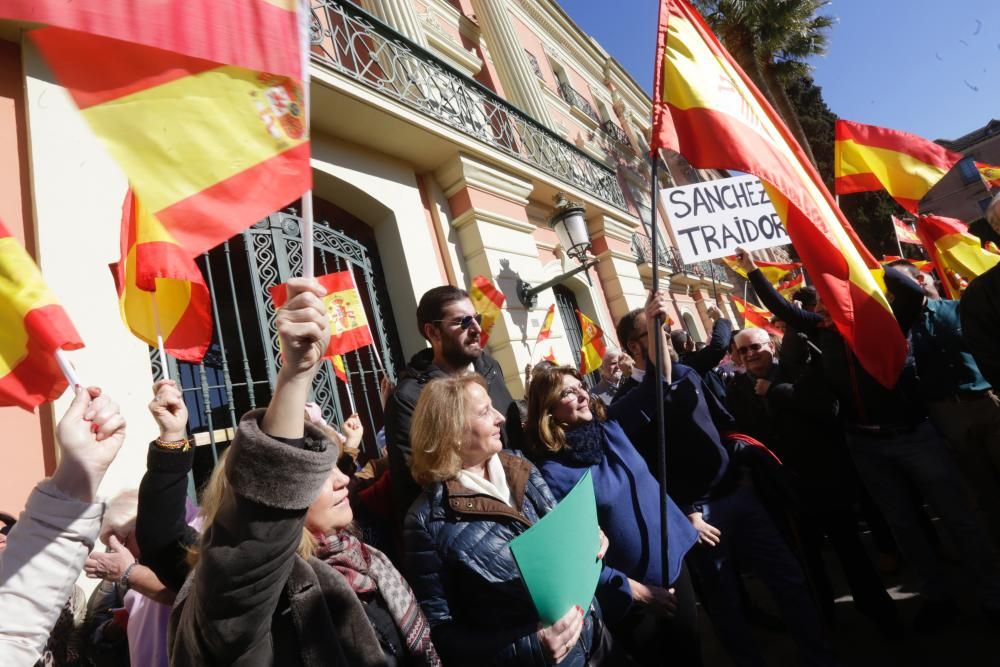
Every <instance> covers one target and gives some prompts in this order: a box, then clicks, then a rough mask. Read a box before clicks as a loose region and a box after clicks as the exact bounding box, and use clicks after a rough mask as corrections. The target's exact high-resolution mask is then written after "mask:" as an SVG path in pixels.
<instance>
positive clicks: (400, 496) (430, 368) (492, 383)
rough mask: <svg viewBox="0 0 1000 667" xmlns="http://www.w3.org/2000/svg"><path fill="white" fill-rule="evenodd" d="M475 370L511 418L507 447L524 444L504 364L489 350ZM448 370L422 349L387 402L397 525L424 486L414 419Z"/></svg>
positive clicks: (507, 426) (506, 431)
mask: <svg viewBox="0 0 1000 667" xmlns="http://www.w3.org/2000/svg"><path fill="white" fill-rule="evenodd" d="M472 367H473V370H475V371H476V373H478V374H479V375H482V376H483V378H485V380H486V385H487V388H488V392H489V395H490V400H491V401H492V402H493V407H494V408H496V409H497V411H499V412H500V414H502V415H504V417H506V418H507V423H506V424H505V426H504V431H503V432H502V433H501V436H502V438H503V442H504V447H506V448H507V449H523V448H524V431H523V430H522V429H521V419H520V415H519V414H518V411H517V405H516V404H515V403H514V399H513V398H512V397H511V395H510V391H508V390H507V384H506V383H505V382H504V377H503V371H501V370H500V364H498V363H497V362H496V360H495V359H493V357H491V356H490V355H489V354H487V353H486V352H483V353H482V355H480V357H479V359H477V360H476V361H475V363H473V364H472ZM443 377H447V374H446V373H445V372H444V371H443V370H441V369H440V368H438V367H437V366H435V365H434V351H433V350H431V349H429V348H428V349H425V350H421V351H420V352H418V353H416V354H415V355H413V357H412V358H411V359H410V365H409V366H407V367H406V370H404V371H403V372H402V373H400V375H399V383H398V384H397V385H396V391H394V392H393V393H392V396H390V397H389V401H388V403H386V406H385V441H386V445H387V446H388V448H389V470H390V471H391V475H392V477H391V480H392V502H393V506H394V507H395V509H396V519H397V524H396V525H397V526H400V525H402V523H403V518H404V517H405V516H406V510H407V509H408V508H409V507H410V505H411V504H412V503H413V501H414V500H415V499H416V497H417V496H419V495H420V487H419V486H418V485H417V483H416V482H414V481H413V477H411V476H410V421H411V420H412V419H413V411H414V409H415V408H416V407H417V399H419V398H420V392H422V391H423V390H424V386H425V385H426V384H427V383H428V382H430V381H431V380H434V379H436V378H443Z"/></svg>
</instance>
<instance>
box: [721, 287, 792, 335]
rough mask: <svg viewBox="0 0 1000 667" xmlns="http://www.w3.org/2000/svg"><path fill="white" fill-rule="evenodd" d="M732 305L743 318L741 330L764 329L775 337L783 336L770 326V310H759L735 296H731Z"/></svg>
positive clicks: (771, 316) (758, 307)
mask: <svg viewBox="0 0 1000 667" xmlns="http://www.w3.org/2000/svg"><path fill="white" fill-rule="evenodd" d="M731 298H732V300H733V303H734V304H735V305H736V310H738V311H739V312H740V316H742V317H743V328H745V329H764V330H765V331H767V332H768V333H772V334H774V335H775V336H781V335H783V334H782V333H781V329H779V328H778V327H776V326H774V325H773V324H771V318H773V317H774V315H772V314H771V311H770V310H766V309H764V308H761V307H760V306H755V305H753V304H752V303H750V302H748V301H744V300H743V299H741V298H739V297H738V296H736V295H735V294H733V295H731Z"/></svg>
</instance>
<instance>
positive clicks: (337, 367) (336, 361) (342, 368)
mask: <svg viewBox="0 0 1000 667" xmlns="http://www.w3.org/2000/svg"><path fill="white" fill-rule="evenodd" d="M330 363H331V364H332V365H333V374H334V375H336V376H337V379H338V380H340V381H341V382H343V383H344V384H347V366H346V365H345V364H344V355H342V354H335V355H333V357H332V358H331V359H330Z"/></svg>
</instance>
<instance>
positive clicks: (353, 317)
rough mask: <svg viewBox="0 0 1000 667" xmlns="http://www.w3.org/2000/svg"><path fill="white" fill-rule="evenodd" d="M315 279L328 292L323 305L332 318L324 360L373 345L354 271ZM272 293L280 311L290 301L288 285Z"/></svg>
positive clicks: (339, 272) (278, 286)
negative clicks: (328, 343)
mask: <svg viewBox="0 0 1000 667" xmlns="http://www.w3.org/2000/svg"><path fill="white" fill-rule="evenodd" d="M316 280H318V281H319V284H320V285H322V286H323V287H324V288H325V289H326V296H324V297H323V303H324V304H326V311H327V313H328V314H329V316H330V345H329V346H327V348H326V354H324V355H323V356H324V358H326V359H333V357H334V355H337V354H344V353H346V352H353V351H354V350H357V349H358V348H361V347H365V346H366V345H371V344H372V342H373V338H372V331H371V328H370V327H369V326H368V316H367V315H365V306H364V304H363V303H362V302H361V293H360V292H358V288H357V285H356V284H355V282H354V272H353V271H352V270H351V269H347V270H346V271H338V272H336V273H328V274H326V275H325V276H318V277H317V278H316ZM270 291H271V299H272V300H273V301H274V307H275V308H281V307H282V306H283V305H285V302H286V301H288V286H287V285H286V284H285V283H281V284H280V285H275V286H274V287H272V288H271V290H270Z"/></svg>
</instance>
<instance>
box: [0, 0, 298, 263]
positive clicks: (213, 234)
mask: <svg viewBox="0 0 1000 667" xmlns="http://www.w3.org/2000/svg"><path fill="white" fill-rule="evenodd" d="M16 4H17V5H18V6H20V4H21V3H20V2H17V3H16ZM38 4H40V5H41V6H42V7H44V8H45V9H46V12H45V13H43V14H42V15H40V16H36V19H40V18H46V19H52V20H53V21H55V22H56V24H57V25H70V26H71V27H76V28H79V29H81V30H83V29H86V30H90V31H92V32H79V31H77V30H67V29H64V28H43V29H41V30H36V31H33V32H32V33H31V36H32V38H33V39H34V41H35V43H36V44H37V45H38V48H39V50H40V51H41V53H42V56H43V57H44V59H45V61H46V62H47V63H48V64H49V66H50V68H51V69H52V72H53V74H55V77H56V79H57V80H58V81H59V82H60V83H61V84H62V85H63V86H65V87H66V89H67V91H68V92H69V93H70V95H71V96H72V97H73V100H74V101H75V102H76V104H77V106H78V107H79V108H80V112H81V113H82V115H83V117H84V118H85V119H86V121H87V123H88V124H89V125H90V127H91V129H92V130H93V131H94V133H95V134H96V135H97V136H98V137H100V138H101V139H102V140H103V141H104V143H105V145H106V146H107V148H108V150H109V151H110V153H111V155H112V157H113V158H114V159H115V160H116V161H117V162H118V164H119V166H120V167H121V168H122V170H123V171H124V172H125V174H126V175H127V176H128V177H129V181H130V182H131V184H132V188H133V189H134V190H135V192H136V194H137V195H138V197H139V199H140V200H141V201H142V202H143V204H144V205H145V206H146V207H147V208H148V209H149V211H150V212H151V213H152V214H153V215H155V216H156V218H157V219H158V220H159V221H160V222H161V223H162V225H163V228H164V231H165V233H166V234H167V235H168V236H169V240H170V241H171V242H173V243H176V244H178V245H180V246H182V247H184V248H185V249H186V250H187V252H188V254H189V255H191V256H194V255H196V254H199V253H201V252H204V251H206V250H208V249H210V248H212V247H214V246H216V245H218V244H219V243H221V242H222V241H224V240H226V239H227V238H229V237H230V236H232V235H233V234H235V233H237V232H238V231H240V230H242V229H245V228H246V227H249V226H250V225H252V224H253V223H254V222H256V221H257V220H259V219H260V218H262V217H264V216H266V215H268V214H269V213H272V212H273V211H275V210H277V209H279V208H281V207H282V206H285V205H286V204H288V203H289V202H291V201H293V200H295V199H296V198H298V197H299V196H300V195H301V194H302V193H303V192H304V191H305V190H307V189H308V188H309V187H310V183H311V171H310V166H309V137H308V133H307V127H306V122H305V121H306V116H305V111H306V110H305V106H304V104H303V90H302V80H301V72H302V65H301V62H300V60H301V48H300V46H299V44H300V40H299V38H298V32H297V28H296V26H297V24H296V21H297V12H296V10H295V3H294V2H291V0H289V1H288V2H285V0H248V1H247V2H245V3H242V2H241V3H235V2H234V0H223V1H222V2H216V1H215V0H212V1H211V2H210V1H208V0H192V1H190V2H184V3H164V2H152V3H150V2H135V3H131V4H134V5H136V6H135V7H131V8H129V7H126V6H125V5H126V4H128V3H124V2H123V1H119V2H106V3H105V4H106V5H107V6H108V9H106V10H104V11H103V12H102V11H101V10H100V8H99V7H98V6H97V5H96V3H94V2H88V1H86V0H84V2H83V3H82V4H84V5H85V6H86V7H87V9H85V10H82V11H79V12H74V10H72V9H71V7H73V6H75V5H76V4H77V3H72V4H70V3H65V2H54V1H53V0H42V1H41V2H40V3H38ZM213 4H217V5H221V6H222V8H221V9H220V10H219V12H220V13H219V16H222V15H225V14H226V12H225V11H223V10H224V9H225V10H228V9H233V11H235V9H234V8H235V7H236V6H237V5H238V6H239V7H240V8H241V11H242V8H243V7H244V5H245V6H246V7H247V8H249V9H251V10H253V9H255V8H256V9H257V10H259V12H258V13H259V14H260V15H267V16H272V15H274V16H272V18H275V20H276V27H275V30H276V31H277V32H278V33H282V34H283V33H284V32H288V31H287V30H285V28H287V27H288V26H291V27H292V28H295V30H293V31H292V32H288V35H289V39H288V41H287V42H280V43H275V42H274V39H273V36H269V37H268V38H267V39H262V40H261V41H259V42H256V41H254V40H255V37H254V35H257V34H258V33H259V32H261V31H266V30H270V29H271V27H272V26H271V25H269V24H261V26H260V27H259V28H258V29H256V30H254V31H252V32H250V33H247V34H234V33H233V32H232V29H231V28H232V26H229V25H223V24H220V23H217V22H210V23H201V22H200V21H199V20H198V17H199V16H202V15H208V14H211V15H213V16H215V15H216V14H215V10H209V9H206V8H207V7H208V6H209V5H213ZM283 5H287V8H282V6H283ZM56 6H57V7H59V8H60V9H61V10H63V11H68V13H69V14H71V15H72V16H73V17H75V19H74V20H76V19H79V21H76V23H74V22H73V21H69V20H62V21H59V20H57V18H58V17H55V16H53V15H52V11H49V10H51V9H52V7H56ZM147 12H151V13H153V14H155V15H156V17H157V18H161V19H163V20H164V21H167V23H166V24H165V25H163V26H160V27H161V29H162V33H163V35H162V37H163V38H162V39H160V40H154V39H146V40H143V41H144V42H154V43H155V46H149V45H147V44H146V43H134V42H136V41H139V39H138V36H141V35H144V34H145V24H146V22H147V20H148V19H147ZM6 15H9V12H6V11H5V10H4V9H0V16H6ZM251 15H252V11H251ZM139 17H141V18H139ZM85 18H86V19H87V20H84V19H85ZM242 23H243V20H242V19H241V21H240V24H242ZM126 24H127V27H128V28H129V29H132V28H134V29H135V31H136V33H137V36H135V37H130V36H129V35H128V34H124V35H123V34H120V33H121V32H122V30H121V28H122V26H123V25H126ZM109 26H110V27H109ZM126 32H127V31H126ZM93 33H97V34H93ZM101 35H110V36H112V37H118V38H120V39H111V38H109V37H108V36H101ZM236 39H239V40H240V41H239V43H235V42H233V40H236ZM121 40H130V41H121ZM227 40H228V42H227ZM196 46H197V47H198V48H195V47H196ZM265 49H274V52H273V53H264V52H263V51H264V50H265ZM192 53H194V54H199V55H197V56H195V55H191V54H192ZM209 56H210V57H212V58H215V59H208V57H209ZM261 67H269V68H272V69H260V68H261Z"/></svg>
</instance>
